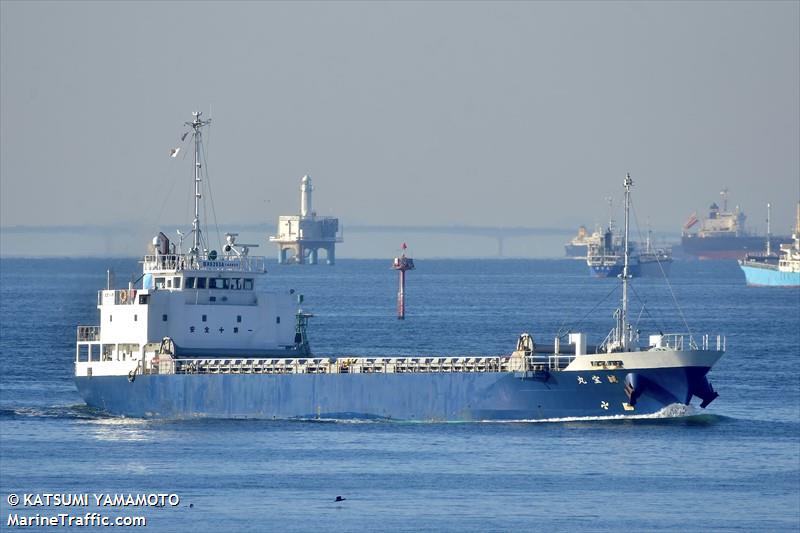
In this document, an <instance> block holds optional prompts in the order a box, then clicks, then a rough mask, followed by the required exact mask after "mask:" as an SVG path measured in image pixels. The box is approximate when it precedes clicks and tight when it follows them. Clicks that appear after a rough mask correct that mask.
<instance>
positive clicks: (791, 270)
mask: <svg viewBox="0 0 800 533" xmlns="http://www.w3.org/2000/svg"><path fill="white" fill-rule="evenodd" d="M767 220H769V219H767ZM768 233H769V231H768ZM792 240H793V242H791V243H785V244H781V245H780V251H779V253H778V255H777V256H775V255H773V254H772V253H771V250H770V249H771V241H770V237H769V235H768V236H767V251H766V253H765V254H760V255H748V256H747V257H745V258H744V259H740V260H739V267H740V268H741V269H742V272H744V276H745V280H746V281H747V284H748V285H749V286H751V287H800V203H798V205H797V220H796V221H795V230H794V233H793V234H792Z"/></svg>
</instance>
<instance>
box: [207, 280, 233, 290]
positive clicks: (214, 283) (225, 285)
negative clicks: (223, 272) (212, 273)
mask: <svg viewBox="0 0 800 533" xmlns="http://www.w3.org/2000/svg"><path fill="white" fill-rule="evenodd" d="M208 288H209V289H230V288H231V280H229V279H228V278H209V280H208Z"/></svg>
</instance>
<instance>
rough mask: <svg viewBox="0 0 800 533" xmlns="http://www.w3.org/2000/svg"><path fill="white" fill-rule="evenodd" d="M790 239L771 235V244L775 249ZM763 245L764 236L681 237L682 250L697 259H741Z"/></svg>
mask: <svg viewBox="0 0 800 533" xmlns="http://www.w3.org/2000/svg"><path fill="white" fill-rule="evenodd" d="M790 240H791V239H790V238H787V237H773V238H772V239H771V246H772V248H773V249H774V250H777V249H778V248H780V244H781V243H785V242H789V241H790ZM765 247H766V237H759V236H744V237H699V236H697V235H684V236H683V237H682V238H681V248H682V249H683V251H684V252H685V253H687V254H689V255H693V256H695V257H697V258H698V259H742V258H744V257H745V256H746V255H747V254H750V253H758V252H761V251H763V250H764V249H765Z"/></svg>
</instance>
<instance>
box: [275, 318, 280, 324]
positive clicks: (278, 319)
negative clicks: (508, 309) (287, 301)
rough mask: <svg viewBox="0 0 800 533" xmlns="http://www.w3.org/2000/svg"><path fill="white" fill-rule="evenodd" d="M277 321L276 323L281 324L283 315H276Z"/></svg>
mask: <svg viewBox="0 0 800 533" xmlns="http://www.w3.org/2000/svg"><path fill="white" fill-rule="evenodd" d="M275 323H276V324H280V323H281V317H279V316H276V317H275Z"/></svg>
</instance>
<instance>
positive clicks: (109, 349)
mask: <svg viewBox="0 0 800 533" xmlns="http://www.w3.org/2000/svg"><path fill="white" fill-rule="evenodd" d="M116 348H117V346H116V345H115V344H104V345H103V352H102V353H103V356H102V357H101V358H100V360H101V361H111V356H112V355H113V354H114V350H115V349H116Z"/></svg>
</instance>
